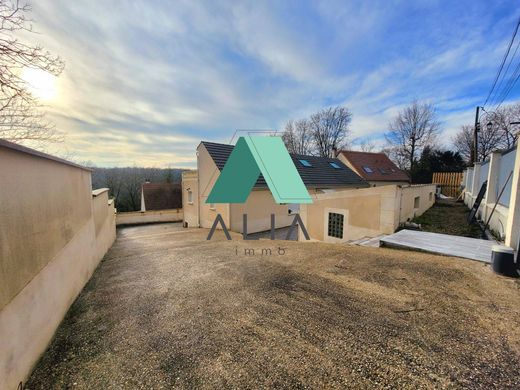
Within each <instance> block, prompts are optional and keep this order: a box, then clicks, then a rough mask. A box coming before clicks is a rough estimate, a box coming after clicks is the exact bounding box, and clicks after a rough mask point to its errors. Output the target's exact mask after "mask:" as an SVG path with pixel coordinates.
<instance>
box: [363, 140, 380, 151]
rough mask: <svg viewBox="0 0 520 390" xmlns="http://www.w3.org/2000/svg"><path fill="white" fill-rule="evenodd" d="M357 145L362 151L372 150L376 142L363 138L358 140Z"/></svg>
mask: <svg viewBox="0 0 520 390" xmlns="http://www.w3.org/2000/svg"><path fill="white" fill-rule="evenodd" d="M359 147H360V149H361V151H362V152H373V151H374V150H375V149H376V144H375V143H374V142H373V141H370V140H366V139H365V140H363V141H361V142H360V144H359Z"/></svg>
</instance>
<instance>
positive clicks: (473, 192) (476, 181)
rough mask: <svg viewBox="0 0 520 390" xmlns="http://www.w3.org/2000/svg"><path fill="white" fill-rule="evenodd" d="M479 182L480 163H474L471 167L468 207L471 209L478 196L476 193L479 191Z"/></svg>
mask: <svg viewBox="0 0 520 390" xmlns="http://www.w3.org/2000/svg"><path fill="white" fill-rule="evenodd" d="M479 181H480V163H479V162H476V163H475V164H474V165H473V181H472V183H471V205H470V207H473V204H474V203H475V200H476V198H477V195H478V191H479V190H480V187H479V185H478V184H479Z"/></svg>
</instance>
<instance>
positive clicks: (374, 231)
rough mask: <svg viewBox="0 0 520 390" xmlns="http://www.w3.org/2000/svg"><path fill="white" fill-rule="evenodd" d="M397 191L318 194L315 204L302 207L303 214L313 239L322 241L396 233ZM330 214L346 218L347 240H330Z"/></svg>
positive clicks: (379, 189)
mask: <svg viewBox="0 0 520 390" xmlns="http://www.w3.org/2000/svg"><path fill="white" fill-rule="evenodd" d="M396 191H397V187H396V186H383V187H372V188H364V189H354V190H344V191H338V192H334V193H326V194H316V196H315V197H314V199H313V203H312V204H306V205H301V209H300V215H301V217H302V220H303V223H304V225H305V227H306V228H307V231H308V233H309V236H310V237H311V239H313V240H318V241H326V242H345V241H349V240H355V239H358V238H362V237H365V236H368V237H375V236H377V235H379V234H381V233H393V231H394V225H395V221H394V211H395V209H396ZM329 212H335V213H339V214H343V215H344V227H343V239H337V238H333V237H328V235H327V223H328V213H329ZM299 236H300V239H303V237H302V236H303V235H301V234H300V235H299Z"/></svg>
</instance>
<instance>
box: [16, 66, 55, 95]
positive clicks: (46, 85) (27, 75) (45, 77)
mask: <svg viewBox="0 0 520 390" xmlns="http://www.w3.org/2000/svg"><path fill="white" fill-rule="evenodd" d="M22 78H23V79H24V80H25V81H26V82H27V84H28V87H29V91H30V92H31V93H32V94H33V95H34V96H36V97H37V98H39V99H42V100H52V99H54V98H55V97H56V94H57V90H56V77H55V76H53V75H52V74H50V73H47V72H45V71H43V70H40V69H33V68H25V69H24V70H23V72H22Z"/></svg>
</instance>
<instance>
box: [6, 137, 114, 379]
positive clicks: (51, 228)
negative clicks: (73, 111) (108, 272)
mask: <svg viewBox="0 0 520 390" xmlns="http://www.w3.org/2000/svg"><path fill="white" fill-rule="evenodd" d="M0 161H1V162H2V163H1V164H0V182H1V183H2V186H1V187H0V215H2V218H1V219H0V269H1V270H2V272H1V273H0V351H1V353H0V389H16V388H17V386H18V384H19V383H20V382H23V381H25V379H26V378H27V376H28V375H29V374H30V371H31V369H32V367H33V365H34V364H35V363H36V361H37V360H38V358H39V357H40V355H41V354H42V353H43V352H44V351H45V349H46V347H47V345H48V343H49V342H50V340H51V339H52V337H53V335H54V332H55V331H56V328H57V327H58V325H59V324H60V322H61V320H62V319H63V317H64V316H65V314H66V312H67V310H68V308H69V307H70V305H71V304H72V302H73V301H74V299H75V298H76V297H77V295H78V294H79V292H80V291H81V289H82V288H83V286H84V285H85V283H86V282H87V281H88V280H89V278H90V276H91V275H92V273H93V272H94V270H95V268H96V266H97V265H98V263H99V261H100V260H101V258H102V257H103V256H104V254H105V252H106V251H107V250H108V248H109V247H110V246H111V245H112V243H113V241H114V239H115V214H114V208H113V204H111V202H109V201H108V193H107V192H106V190H103V191H100V192H99V193H92V191H91V180H90V171H89V170H86V169H84V168H81V167H79V166H77V165H75V164H71V163H68V162H66V161H63V160H60V159H56V158H53V157H52V156H47V155H43V154H41V153H38V152H35V151H33V150H31V149H27V148H23V147H19V146H17V145H13V144H10V143H7V142H5V141H0Z"/></svg>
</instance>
